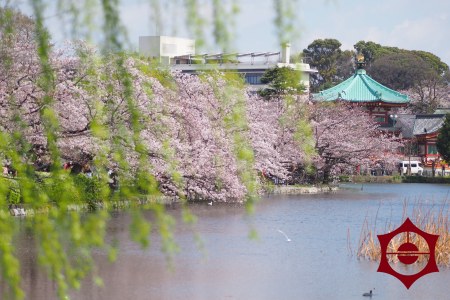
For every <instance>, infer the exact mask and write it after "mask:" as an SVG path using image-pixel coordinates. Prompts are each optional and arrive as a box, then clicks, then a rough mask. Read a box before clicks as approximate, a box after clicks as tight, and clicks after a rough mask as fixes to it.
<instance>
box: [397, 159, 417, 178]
mask: <svg viewBox="0 0 450 300" xmlns="http://www.w3.org/2000/svg"><path fill="white" fill-rule="evenodd" d="M410 163H411V174H418V175H422V174H423V167H422V165H421V163H420V162H419V161H417V160H411V161H409V160H404V161H402V162H400V164H399V166H398V168H399V170H400V173H401V174H407V173H408V167H409V164H410Z"/></svg>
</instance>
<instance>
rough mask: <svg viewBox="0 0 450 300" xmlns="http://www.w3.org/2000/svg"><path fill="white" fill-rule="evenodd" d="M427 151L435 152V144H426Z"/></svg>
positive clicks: (429, 152)
mask: <svg viewBox="0 0 450 300" xmlns="http://www.w3.org/2000/svg"><path fill="white" fill-rule="evenodd" d="M427 153H428V154H437V153H438V152H437V147H436V144H428V145H427Z"/></svg>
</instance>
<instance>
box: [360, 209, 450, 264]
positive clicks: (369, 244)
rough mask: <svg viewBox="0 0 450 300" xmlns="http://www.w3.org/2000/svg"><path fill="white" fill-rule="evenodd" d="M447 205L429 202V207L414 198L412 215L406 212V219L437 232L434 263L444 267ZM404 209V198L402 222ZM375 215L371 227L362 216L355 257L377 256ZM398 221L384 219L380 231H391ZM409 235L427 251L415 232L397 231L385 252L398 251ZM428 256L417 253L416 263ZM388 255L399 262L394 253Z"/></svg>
mask: <svg viewBox="0 0 450 300" xmlns="http://www.w3.org/2000/svg"><path fill="white" fill-rule="evenodd" d="M449 209H450V208H449V206H448V205H447V201H444V202H443V203H442V204H439V206H435V205H432V206H431V207H425V205H424V204H423V202H421V201H417V202H416V203H415V204H414V206H413V209H412V212H411V215H410V216H409V219H410V220H411V221H412V222H413V223H414V224H415V225H416V226H417V227H418V228H420V229H421V230H423V231H425V232H427V233H430V234H435V235H439V239H438V241H437V245H436V249H435V258H436V263H437V264H438V265H440V266H447V267H448V266H450V232H449V227H450V220H449ZM407 212H408V203H407V201H404V203H403V218H402V223H403V222H404V221H405V220H406V218H407V217H408V213H407ZM377 214H378V212H377ZM376 219H377V217H375V224H374V226H373V227H372V229H371V228H370V227H371V226H370V225H369V222H368V220H367V217H366V218H365V220H364V224H363V226H362V228H361V234H360V239H359V243H358V245H359V247H358V250H357V253H356V255H357V257H358V259H368V260H374V261H379V260H380V257H381V247H380V243H379V241H378V237H377V228H376ZM391 219H392V217H391ZM400 225H401V224H396V225H395V226H394V224H392V221H391V220H389V221H387V222H386V225H385V230H384V231H383V232H382V233H381V234H385V233H388V232H392V231H393V230H395V229H396V228H397V227H398V226H400ZM378 233H380V232H378ZM408 235H409V237H408ZM408 238H409V242H411V243H413V244H415V245H416V246H417V248H418V251H420V252H428V251H429V249H428V244H427V242H426V241H425V240H424V239H423V238H422V237H421V236H419V235H417V234H415V233H408V234H407V233H402V234H398V235H396V236H395V237H394V238H393V239H392V240H391V241H390V242H389V245H388V250H387V252H396V251H398V248H399V246H400V245H402V244H404V243H406V242H407V241H408ZM428 258H429V255H419V256H418V260H417V261H416V262H415V263H417V264H420V263H422V262H426V261H428ZM387 259H388V261H389V262H392V263H396V262H398V257H397V255H388V257H387Z"/></svg>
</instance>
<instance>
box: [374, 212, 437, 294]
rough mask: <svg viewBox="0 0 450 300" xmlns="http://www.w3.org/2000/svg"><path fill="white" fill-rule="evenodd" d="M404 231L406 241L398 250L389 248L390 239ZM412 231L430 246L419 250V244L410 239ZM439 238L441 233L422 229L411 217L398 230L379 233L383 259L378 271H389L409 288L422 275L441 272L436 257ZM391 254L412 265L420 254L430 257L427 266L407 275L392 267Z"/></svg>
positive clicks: (388, 272)
mask: <svg viewBox="0 0 450 300" xmlns="http://www.w3.org/2000/svg"><path fill="white" fill-rule="evenodd" d="M402 233H406V243H403V244H401V245H400V246H399V247H398V248H397V249H396V250H394V251H390V249H388V248H389V243H390V241H391V240H392V239H393V238H394V237H395V236H396V235H398V234H402ZM410 233H415V234H416V236H419V237H421V238H423V240H424V241H425V242H426V244H427V246H428V250H427V251H419V248H418V247H417V245H416V244H414V243H412V242H411V241H410ZM438 238H439V235H434V234H429V233H426V232H424V231H422V230H420V229H419V228H417V227H416V225H414V224H413V223H412V222H411V220H410V219H409V218H407V219H406V220H405V222H404V223H403V224H402V225H401V226H400V227H399V228H397V229H396V230H394V231H392V232H390V233H387V234H379V235H378V240H379V241H380V246H381V259H380V266H379V267H378V270H377V272H383V273H387V274H390V275H392V276H394V277H396V278H397V279H398V280H400V281H401V282H402V283H403V284H404V285H405V286H406V288H407V289H409V288H410V287H411V286H412V285H413V283H414V282H415V281H416V280H418V279H419V278H420V277H422V276H425V275H427V274H429V273H434V272H439V269H438V267H437V265H436V257H435V250H436V243H437V240H438ZM390 255H396V256H397V258H398V260H399V261H400V262H401V263H403V264H404V265H411V264H413V263H415V262H416V261H417V260H418V259H419V256H420V255H428V256H429V257H428V262H427V264H426V266H425V267H424V268H423V269H422V270H421V271H419V272H417V273H415V274H410V275H405V274H401V273H399V272H397V271H395V270H394V269H393V268H392V266H391V265H390V264H389V260H388V256H390Z"/></svg>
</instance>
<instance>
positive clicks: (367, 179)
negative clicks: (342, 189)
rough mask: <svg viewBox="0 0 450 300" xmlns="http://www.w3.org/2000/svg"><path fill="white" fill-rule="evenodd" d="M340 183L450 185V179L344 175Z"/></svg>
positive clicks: (340, 178) (340, 177)
mask: <svg viewBox="0 0 450 300" xmlns="http://www.w3.org/2000/svg"><path fill="white" fill-rule="evenodd" d="M339 181H340V182H354V183H444V184H450V177H424V176H399V175H394V176H366V175H351V176H348V175H343V176H339Z"/></svg>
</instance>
